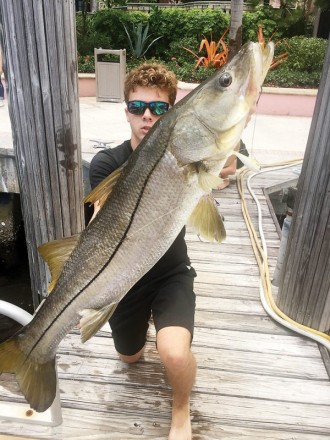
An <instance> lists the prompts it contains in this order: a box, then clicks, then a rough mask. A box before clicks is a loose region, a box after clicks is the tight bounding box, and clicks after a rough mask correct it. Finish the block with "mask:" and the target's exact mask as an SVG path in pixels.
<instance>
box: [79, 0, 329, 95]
mask: <svg viewBox="0 0 330 440" xmlns="http://www.w3.org/2000/svg"><path fill="white" fill-rule="evenodd" d="M282 13H283V11H280V10H274V9H273V8H269V7H257V8H256V10H255V11H254V12H246V13H244V15H243V42H245V41H247V40H253V41H256V40H257V29H258V25H261V26H262V27H263V33H264V36H265V38H269V37H270V36H271V35H273V37H272V38H273V40H274V41H279V39H283V38H284V41H282V42H281V43H280V44H279V45H278V46H277V47H276V52H277V54H280V53H283V52H286V51H288V52H289V57H288V61H286V62H284V63H282V64H280V65H279V66H278V67H277V68H275V69H272V70H271V71H270V72H269V73H268V75H267V78H266V81H265V84H268V85H275V86H283V87H317V86H318V84H319V79H320V75H321V71H322V65H323V60H324V56H325V51H326V47H327V41H326V40H322V39H316V38H308V37H305V36H300V37H292V38H288V37H287V35H290V34H291V33H292V29H294V26H296V25H297V23H298V22H299V20H298V19H297V17H296V18H295V19H294V18H293V17H290V20H289V19H287V20H280V18H279V17H280V15H279V14H282ZM294 14H295V12H293V13H292V15H294ZM298 18H299V17H298ZM297 20H298V21H297ZM140 22H142V23H144V24H147V23H149V34H151V38H150V40H152V39H154V38H156V37H158V36H161V37H162V38H160V39H159V40H158V41H157V42H156V44H154V45H153V46H151V48H150V49H149V51H148V52H147V54H146V55H147V57H148V59H153V60H156V61H159V62H163V63H165V64H167V65H168V67H169V68H171V69H172V70H173V71H174V72H175V73H176V74H177V76H178V78H179V79H181V80H183V81H188V82H199V81H202V80H204V79H205V78H207V77H208V76H210V75H211V74H212V73H213V70H212V69H210V68H198V69H195V68H194V65H195V61H196V59H195V58H194V56H193V55H191V54H190V53H188V52H187V51H185V50H184V49H183V47H187V48H189V49H191V50H193V51H194V52H196V53H197V52H198V49H199V44H200V41H201V39H202V38H203V35H205V36H206V37H207V38H209V39H210V38H211V37H212V38H213V40H215V41H217V40H218V39H219V38H220V36H221V35H222V34H223V32H224V31H225V30H226V29H227V28H228V27H229V16H228V15H226V14H225V13H224V12H223V11H222V10H220V9H218V10H213V9H203V10H200V9H192V10H184V9H181V8H158V7H157V6H155V8H153V10H152V11H151V12H150V13H145V12H140V11H132V12H127V11H123V10H115V9H105V10H101V11H98V12H97V13H95V14H93V15H88V16H87V20H86V22H85V24H84V23H83V20H82V16H81V14H77V47H78V53H79V57H78V65H79V71H80V72H93V71H94V60H93V57H92V55H93V53H94V47H102V48H104V49H106V48H111V49H123V48H126V49H127V50H128V52H127V64H128V69H130V68H131V67H133V66H135V65H136V64H139V63H141V62H142V61H143V60H141V59H134V58H133V57H132V54H131V53H130V51H129V46H128V42H127V35H126V33H125V30H124V26H123V25H125V26H126V27H127V29H129V30H130V29H132V26H133V25H136V24H138V23H140ZM83 24H84V26H83ZM226 38H227V39H228V34H227V37H226ZM227 41H228V40H227Z"/></svg>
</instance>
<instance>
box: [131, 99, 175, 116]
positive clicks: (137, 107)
mask: <svg viewBox="0 0 330 440" xmlns="http://www.w3.org/2000/svg"><path fill="white" fill-rule="evenodd" d="M169 107H170V104H168V103H167V102H163V101H152V102H144V101H128V103H127V110H128V111H129V112H130V113H132V115H143V114H144V112H145V111H146V109H147V108H148V109H149V110H150V112H151V113H152V114H153V115H156V116H160V115H163V114H164V113H166V112H167V111H168V109H169Z"/></svg>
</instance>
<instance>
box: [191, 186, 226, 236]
mask: <svg viewBox="0 0 330 440" xmlns="http://www.w3.org/2000/svg"><path fill="white" fill-rule="evenodd" d="M188 223H189V225H190V226H192V227H193V228H194V229H195V231H196V233H197V234H198V235H200V236H201V237H202V238H204V239H206V240H208V241H218V242H219V243H221V242H222V241H223V240H225V238H226V229H225V226H224V224H223V220H222V216H221V214H220V213H219V211H218V209H217V207H216V206H215V203H214V200H213V198H212V197H211V195H210V194H208V195H206V196H203V197H202V198H201V199H200V200H199V202H198V204H197V205H196V207H195V209H194V210H193V212H192V213H191V215H190V218H189V222H188Z"/></svg>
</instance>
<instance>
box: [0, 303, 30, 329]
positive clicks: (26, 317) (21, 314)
mask: <svg viewBox="0 0 330 440" xmlns="http://www.w3.org/2000/svg"><path fill="white" fill-rule="evenodd" d="M0 314H1V315H5V316H7V317H8V318H11V319H13V320H14V321H16V322H18V323H19V324H22V325H27V324H28V323H29V322H30V321H31V319H32V315H30V313H28V312H26V311H25V310H23V309H21V308H20V307H17V306H15V305H14V304H10V303H9V302H6V301H2V300H0Z"/></svg>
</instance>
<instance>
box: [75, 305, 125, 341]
mask: <svg viewBox="0 0 330 440" xmlns="http://www.w3.org/2000/svg"><path fill="white" fill-rule="evenodd" d="M116 307H117V303H115V304H110V305H108V306H104V307H102V308H101V309H97V310H96V309H84V310H83V311H82V312H81V316H82V317H81V319H80V334H81V340H82V342H86V341H88V339H90V338H91V337H92V336H93V335H95V333H96V332H97V331H98V330H100V328H101V327H103V325H104V324H105V323H106V322H107V321H109V319H110V318H111V316H112V314H113V312H114V311H115V309H116Z"/></svg>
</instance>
